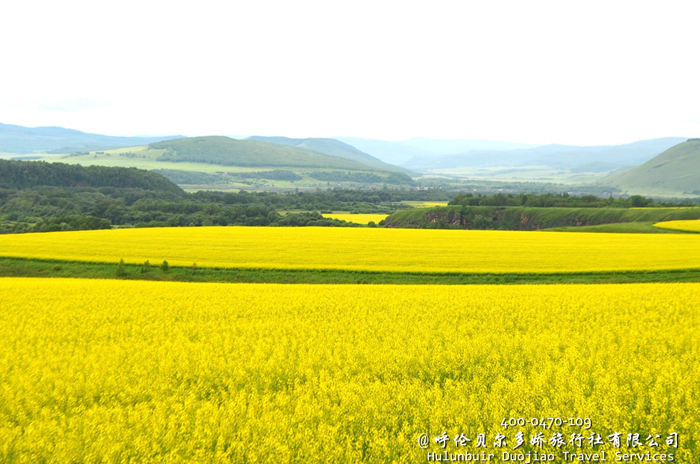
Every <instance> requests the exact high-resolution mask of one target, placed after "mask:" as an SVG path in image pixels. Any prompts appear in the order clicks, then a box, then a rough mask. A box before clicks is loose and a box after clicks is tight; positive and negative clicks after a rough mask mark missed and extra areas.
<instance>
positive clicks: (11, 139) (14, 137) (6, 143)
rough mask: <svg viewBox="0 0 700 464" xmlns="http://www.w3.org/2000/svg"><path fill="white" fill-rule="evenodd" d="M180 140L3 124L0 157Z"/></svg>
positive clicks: (0, 134) (0, 131)
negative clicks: (10, 154) (14, 154)
mask: <svg viewBox="0 0 700 464" xmlns="http://www.w3.org/2000/svg"><path fill="white" fill-rule="evenodd" d="M177 137H181V136H178V135H171V136H161V137H114V136H111V135H100V134H89V133H87V132H81V131H78V130H74V129H64V128H63V127H24V126H15V125H11V124H0V153H22V154H25V153H72V152H76V151H90V150H102V149H109V148H118V147H129V146H134V145H146V144H149V143H152V142H158V141H160V140H165V139H172V138H177Z"/></svg>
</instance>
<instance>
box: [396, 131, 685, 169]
mask: <svg viewBox="0 0 700 464" xmlns="http://www.w3.org/2000/svg"><path fill="white" fill-rule="evenodd" d="M683 140H685V139H684V138H680V137H667V138H660V139H651V140H642V141H638V142H633V143H629V144H623V145H600V146H576V145H555V144H553V145H543V146H539V147H534V148H524V149H513V150H472V151H469V152H466V153H462V154H456V155H445V156H437V157H425V156H422V157H414V158H411V159H410V160H408V161H407V162H405V163H404V164H403V165H404V166H406V167H408V168H412V169H420V170H427V171H430V170H433V169H450V168H460V167H488V166H528V165H533V166H549V167H552V168H556V169H571V170H582V169H584V168H585V169H589V170H592V171H611V170H616V169H621V168H625V167H632V166H637V165H639V164H641V163H644V162H645V161H647V160H649V159H650V158H652V157H653V156H655V155H657V154H659V153H661V152H662V151H664V150H666V149H668V148H670V147H672V146H674V145H676V144H678V143H680V142H682V141H683Z"/></svg>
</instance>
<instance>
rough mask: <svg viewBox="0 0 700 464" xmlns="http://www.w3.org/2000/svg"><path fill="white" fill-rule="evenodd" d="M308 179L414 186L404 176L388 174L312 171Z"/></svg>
mask: <svg viewBox="0 0 700 464" xmlns="http://www.w3.org/2000/svg"><path fill="white" fill-rule="evenodd" d="M309 177H313V178H314V179H318V180H322V181H326V182H357V183H363V184H371V183H375V184H391V185H402V184H404V185H405V184H408V185H410V184H415V182H414V181H413V179H411V178H410V177H409V176H407V175H406V174H400V173H396V172H390V173H387V174H386V175H378V174H374V173H371V172H362V171H314V172H311V173H309Z"/></svg>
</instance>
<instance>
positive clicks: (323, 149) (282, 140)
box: [248, 136, 409, 174]
mask: <svg viewBox="0 0 700 464" xmlns="http://www.w3.org/2000/svg"><path fill="white" fill-rule="evenodd" d="M248 140H256V141H259V142H270V143H276V144H279V145H286V146H290V147H298V148H305V149H307V150H312V151H315V152H318V153H322V154H325V155H330V156H337V157H340V158H345V159H349V160H352V161H357V162H359V163H362V164H365V165H367V166H371V167H373V168H376V169H382V170H385V171H392V172H401V173H404V174H406V173H408V172H409V171H408V170H407V169H404V168H401V167H398V166H394V165H392V164H388V163H385V162H383V161H381V160H379V159H378V158H375V157H374V156H372V155H368V154H367V153H365V152H363V151H361V150H358V149H357V148H355V147H353V146H352V145H349V144H347V143H345V142H341V141H340V140H337V139H330V138H303V139H296V138H289V137H262V136H253V137H248Z"/></svg>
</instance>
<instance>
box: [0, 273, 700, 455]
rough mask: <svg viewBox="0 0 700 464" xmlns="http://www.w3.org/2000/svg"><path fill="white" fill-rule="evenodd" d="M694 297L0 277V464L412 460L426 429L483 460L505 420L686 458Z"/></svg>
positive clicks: (577, 290) (616, 291)
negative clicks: (650, 439)
mask: <svg viewBox="0 0 700 464" xmlns="http://www.w3.org/2000/svg"><path fill="white" fill-rule="evenodd" d="M698 303H700V284H697V283H689V284H629V285H539V286H537V285H517V286H497V285H493V286H433V285H423V286H401V285H399V286H392V285H373V286H361V285H275V284H194V283H175V282H163V283H160V282H143V281H141V282H139V281H118V280H114V281H108V280H102V281H101V280H71V279H28V278H2V279H0V379H2V381H0V399H1V401H0V462H18V463H36V462H61V463H63V462H139V463H148V462H157V463H161V462H236V463H238V462H251V463H255V462H259V463H262V462H307V463H317V462H318V463H325V462H358V461H361V460H364V461H365V462H372V463H383V462H425V461H426V453H427V452H428V451H433V452H439V451H441V448H439V446H438V445H437V444H436V443H435V442H434V441H433V437H435V436H438V435H441V434H442V433H443V432H445V433H447V435H448V436H449V437H450V441H449V442H448V443H447V445H446V446H447V447H446V450H447V451H450V452H455V451H462V452H463V451H465V450H466V451H470V452H474V450H475V447H474V441H475V439H476V436H477V434H479V433H485V434H486V436H487V446H488V449H487V450H486V451H488V452H495V453H498V454H499V456H500V451H501V450H498V449H496V448H494V446H493V443H494V440H495V434H496V433H497V432H500V433H503V434H504V435H505V436H506V437H507V439H508V443H509V445H508V446H509V447H510V446H513V445H514V444H515V434H516V433H517V432H518V431H520V430H523V431H524V433H525V437H530V436H532V435H534V434H536V433H537V432H543V434H544V437H545V439H546V440H549V439H550V437H552V435H553V434H554V433H562V434H563V437H564V440H565V441H566V442H567V444H566V445H565V446H564V447H562V448H561V449H560V450H561V451H569V452H572V451H575V450H576V449H577V448H575V447H574V446H573V445H569V444H568V440H569V439H570V436H571V434H572V433H574V432H581V433H582V434H583V435H584V436H585V437H588V436H590V434H591V433H598V434H600V435H601V436H602V437H603V440H604V441H605V442H606V445H605V446H604V447H603V448H604V449H606V450H607V452H608V453H610V454H608V457H609V458H610V456H612V453H613V452H614V451H618V450H617V449H615V448H612V447H611V445H610V443H608V436H609V435H610V434H612V433H614V432H619V433H621V434H622V442H623V445H622V449H621V450H619V451H623V452H625V450H626V447H625V444H624V443H625V440H626V437H627V434H629V433H640V440H641V442H642V443H647V442H646V438H647V436H648V434H659V435H660V436H661V437H662V438H661V439H660V440H664V439H665V438H666V436H667V434H668V433H672V432H676V433H678V434H679V435H678V436H679V444H678V448H673V447H668V446H667V445H666V444H665V442H663V443H662V444H661V446H660V447H659V448H658V452H671V453H674V455H675V462H681V463H691V462H697V458H698V457H700V448H699V446H700V441H699V440H698V437H699V433H700V429H699V427H700V426H699V425H698V424H700V417H699V415H698V414H699V412H698V411H700V383H699V382H698V379H700V350H699V349H698V339H697V334H698V333H699V331H700V312H698V311H697V307H698ZM510 417H513V418H518V417H524V418H528V419H529V418H540V417H543V418H549V417H557V418H569V417H571V418H590V419H591V421H592V426H591V428H590V429H585V430H584V429H580V428H578V427H570V426H568V425H563V426H560V427H557V426H555V427H553V428H552V429H544V428H541V427H534V426H525V427H515V428H510V429H503V428H501V427H500V425H499V424H500V423H501V421H502V419H504V418H510ZM424 433H427V434H428V435H429V437H430V440H429V443H428V449H426V450H421V449H420V448H419V447H418V440H419V438H420V436H421V434H424ZM460 433H463V434H464V435H465V437H468V438H469V439H470V440H472V444H471V445H470V446H469V447H468V448H457V446H456V444H455V442H454V441H453V439H454V437H455V436H457V435H458V434H460ZM520 449H522V450H525V451H528V450H533V447H532V446H530V445H529V444H525V445H524V446H523V447H522V448H520ZM584 449H585V450H586V452H590V451H591V448H590V447H586V448H584ZM599 449H602V448H599ZM650 449H651V448H647V447H644V448H642V450H641V451H640V452H646V451H648V450H650ZM542 450H543V451H546V452H557V453H558V456H560V455H561V454H560V453H559V451H558V450H557V449H555V448H552V446H551V445H549V444H545V445H544V447H543V449H542ZM656 451H657V450H656V449H654V452H656ZM631 452H634V450H632V451H631ZM494 462H501V461H498V460H496V461H494ZM556 462H563V461H560V460H559V459H558V460H557V461H556Z"/></svg>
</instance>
